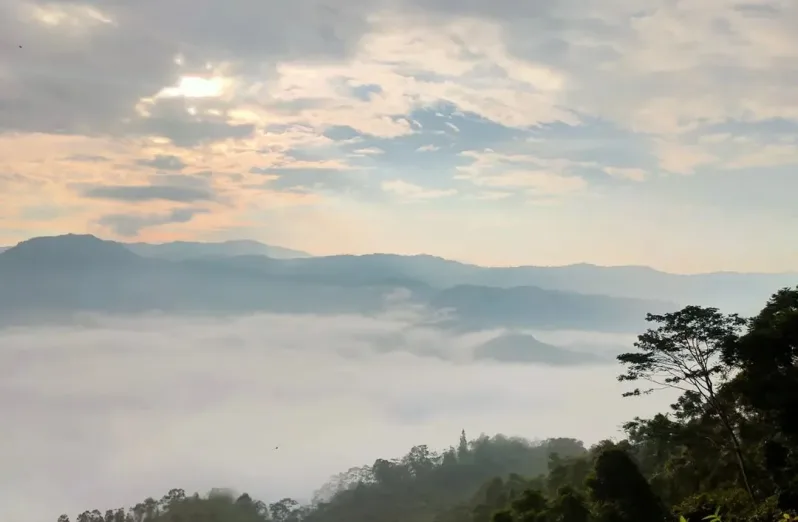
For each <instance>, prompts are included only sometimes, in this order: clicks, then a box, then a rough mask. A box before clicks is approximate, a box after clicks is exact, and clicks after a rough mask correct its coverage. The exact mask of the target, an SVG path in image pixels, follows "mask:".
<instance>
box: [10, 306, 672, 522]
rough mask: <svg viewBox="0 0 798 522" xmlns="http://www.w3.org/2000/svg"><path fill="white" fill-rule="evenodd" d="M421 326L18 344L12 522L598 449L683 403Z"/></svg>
mask: <svg viewBox="0 0 798 522" xmlns="http://www.w3.org/2000/svg"><path fill="white" fill-rule="evenodd" d="M411 315H412V314H411ZM403 316H406V314H400V315H394V316H393V317H386V318H371V319H369V318H365V317H317V318H313V317H294V316H283V315H281V316H269V315H263V316H251V317H240V318H235V319H225V320H222V319H191V318H182V319H178V318H170V317H151V318H113V319H111V318H92V317H87V318H85V319H84V320H83V324H82V325H76V326H69V327H66V326H65V327H59V328H56V327H52V328H37V329H35V330H34V329H30V330H25V329H19V330H5V331H0V346H2V350H0V375H2V392H3V393H2V395H0V403H2V410H3V425H4V429H3V430H0V460H2V462H3V467H2V471H0V483H2V484H3V488H2V489H1V490H0V518H2V519H3V520H23V519H24V520H27V521H30V522H52V520H54V519H55V518H56V517H57V516H58V515H59V514H60V513H61V512H65V511H66V512H69V513H70V514H75V513H77V512H80V511H82V510H83V509H86V508H94V507H97V508H100V509H102V508H106V507H107V508H110V507H116V506H120V505H125V504H129V503H132V502H135V501H139V500H141V499H143V498H144V497H146V496H149V495H155V496H157V495H160V494H162V493H164V492H165V491H166V490H167V489H169V488H172V487H183V488H186V489H187V490H189V491H193V490H199V491H206V490H208V489H210V488H212V487H219V486H221V487H224V486H228V487H233V488H236V489H238V490H246V491H248V492H250V493H251V494H253V495H254V496H257V497H261V498H264V499H265V500H270V499H276V498H278V497H282V496H284V495H292V496H304V497H307V496H308V495H309V494H310V492H311V491H312V490H313V489H314V488H315V487H317V486H319V485H320V484H321V483H322V482H323V481H324V480H325V479H326V478H327V477H328V476H330V475H331V474H333V473H336V472H338V471H342V470H345V469H348V468H349V467H351V466H353V465H360V464H367V463H371V462H373V461H374V459H376V458H377V457H380V456H398V455H401V454H403V453H404V452H405V451H406V450H407V449H409V447H410V446H412V445H414V444H419V443H428V444H430V445H431V446H433V447H438V448H441V447H445V446H447V445H449V444H451V443H453V442H455V441H456V438H457V435H458V434H459V432H460V430H461V429H463V428H464V429H465V430H466V431H467V432H468V433H469V434H470V435H471V436H476V435H478V434H479V433H480V432H488V433H495V432H505V433H510V434H519V435H523V436H527V437H546V436H555V435H563V436H575V437H583V438H585V439H586V440H587V441H589V442H592V441H595V440H596V439H598V438H601V437H605V436H609V435H612V434H613V433H615V432H616V430H617V429H618V426H619V425H620V423H621V422H622V421H624V420H626V419H629V418H631V417H632V416H633V415H636V414H645V413H646V412H647V411H651V408H652V405H653V404H657V405H658V406H663V405H664V404H665V403H666V402H667V401H664V400H663V398H662V397H660V398H658V399H657V402H652V400H653V399H646V400H645V401H643V402H638V401H628V400H624V399H622V398H621V397H620V392H621V389H622V387H621V386H620V384H619V383H617V382H616V381H615V379H614V376H615V374H616V373H617V371H618V370H617V368H615V366H614V365H609V366H607V367H593V368H584V369H552V368H540V367H535V366H512V365H500V364H487V363H478V364H477V363H476V362H473V361H472V360H471V359H470V357H469V355H468V354H469V353H470V350H471V349H472V348H473V346H474V345H475V344H476V343H478V342H480V341H481V340H484V339H485V338H486V335H485V334H476V335H472V336H465V337H457V336H451V335H447V334H445V333H443V332H441V331H438V330H435V329H429V328H426V329H425V328H415V327H412V326H410V324H409V323H407V322H406V319H403ZM552 335H553V334H552ZM560 337H561V338H560V339H559V341H561V342H563V341H565V339H564V338H562V337H563V336H562V335H561V336H560ZM424 354H426V355H424ZM431 354H438V355H437V356H436V355H431ZM275 446H279V447H280V449H279V450H278V451H275V450H273V448H274V447H275ZM300 464H301V465H300Z"/></svg>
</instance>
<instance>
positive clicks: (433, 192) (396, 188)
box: [382, 179, 457, 200]
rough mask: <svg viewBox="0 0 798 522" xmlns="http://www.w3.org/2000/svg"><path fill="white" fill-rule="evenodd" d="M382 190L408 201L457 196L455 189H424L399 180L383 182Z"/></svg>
mask: <svg viewBox="0 0 798 522" xmlns="http://www.w3.org/2000/svg"><path fill="white" fill-rule="evenodd" d="M382 190H384V191H385V192H391V193H393V194H396V195H397V196H399V197H401V198H406V199H409V200H421V199H438V198H443V197H447V196H452V195H454V194H457V191H456V190H455V189H445V190H440V189H426V188H424V187H422V186H420V185H416V184H414V183H409V182H407V181H404V180H401V179H392V180H389V181H383V182H382Z"/></svg>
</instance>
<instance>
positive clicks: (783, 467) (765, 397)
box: [724, 287, 798, 509]
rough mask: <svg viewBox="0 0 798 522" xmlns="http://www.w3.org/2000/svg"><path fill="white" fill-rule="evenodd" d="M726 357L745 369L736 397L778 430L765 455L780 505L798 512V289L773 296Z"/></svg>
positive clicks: (736, 385) (735, 383)
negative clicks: (776, 486) (777, 490)
mask: <svg viewBox="0 0 798 522" xmlns="http://www.w3.org/2000/svg"><path fill="white" fill-rule="evenodd" d="M724 356H725V358H726V361H727V363H728V364H734V365H735V366H736V367H738V368H740V372H739V374H738V375H737V376H736V377H735V379H734V381H733V383H732V387H733V389H734V391H735V393H737V394H738V396H739V397H740V398H741V399H742V400H743V401H744V402H745V404H746V405H747V406H748V407H750V408H751V409H753V410H754V411H755V412H756V414H757V415H758V416H759V417H760V422H761V423H762V424H765V425H768V426H772V428H773V429H772V430H771V432H770V436H769V438H768V440H767V443H766V444H765V445H764V447H763V457H764V465H765V469H766V470H767V471H768V473H769V474H770V476H771V477H772V479H773V481H774V482H775V483H776V484H777V485H778V488H779V490H780V492H779V506H780V507H781V508H783V509H798V287H796V288H794V289H788V288H785V289H782V290H779V291H778V292H776V293H775V294H773V296H772V297H771V298H770V300H769V301H768V302H767V304H766V305H765V307H764V308H763V309H762V311H760V312H759V314H758V315H757V316H755V317H754V318H753V319H752V320H751V321H750V323H749V327H748V330H747V331H746V333H745V334H744V335H742V336H741V337H739V338H737V339H734V340H733V341H732V342H729V343H728V345H727V346H726V350H725V352H724Z"/></svg>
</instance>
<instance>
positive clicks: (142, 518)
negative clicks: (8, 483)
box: [58, 287, 798, 522]
mask: <svg viewBox="0 0 798 522" xmlns="http://www.w3.org/2000/svg"><path fill="white" fill-rule="evenodd" d="M647 320H648V322H649V324H650V328H649V329H648V330H647V331H646V332H644V333H643V334H641V335H640V336H639V337H638V341H637V342H636V343H635V350H634V351H632V352H630V353H626V354H622V355H620V356H619V357H618V361H619V362H620V364H621V365H622V367H623V373H622V374H621V375H620V376H619V380H621V381H627V382H631V383H641V384H645V385H646V387H644V388H630V390H629V392H628V393H627V394H625V395H628V396H632V397H633V396H635V395H640V394H646V393H656V392H657V391H658V390H661V389H664V388H674V389H677V390H678V391H679V392H680V393H681V395H680V397H679V399H678V401H677V402H676V403H675V404H673V405H672V406H671V411H668V412H664V413H658V414H656V415H654V416H653V417H651V418H649V419H641V418H635V419H632V420H630V421H629V422H628V423H626V425H625V426H624V430H625V434H626V436H625V438H624V439H623V440H621V441H620V442H612V441H609V440H605V441H602V442H599V443H598V444H596V445H594V446H593V447H591V448H585V447H584V445H583V444H582V443H581V442H580V441H577V440H574V439H567V438H562V439H549V440H544V441H539V442H534V443H533V442H530V441H527V440H525V439H521V438H511V437H505V436H502V435H498V436H495V437H487V436H481V437H479V438H477V439H475V440H468V439H467V438H466V434H465V433H462V434H461V436H460V440H459V442H458V444H457V445H456V446H452V447H450V448H448V449H447V450H445V451H443V452H441V453H436V452H433V451H431V450H430V449H429V448H428V447H427V446H415V447H413V448H412V449H411V450H410V451H409V452H408V453H407V455H405V456H404V457H402V458H400V459H391V460H386V459H378V460H377V461H376V462H374V464H372V465H371V466H363V467H361V468H353V469H350V470H348V471H346V472H343V473H341V474H339V475H337V476H336V477H333V479H332V480H331V481H330V482H329V483H328V484H326V485H324V486H323V487H322V488H321V489H320V490H319V491H318V492H317V493H316V495H315V497H314V500H313V501H312V502H311V503H310V504H309V505H300V504H299V503H298V502H296V501H294V500H292V499H288V498H286V499H282V500H279V501H276V502H272V503H270V504H267V503H264V502H261V501H258V500H255V499H252V498H250V497H249V495H247V494H241V495H236V494H232V493H230V492H227V491H220V490H215V491H212V492H210V493H209V494H207V495H205V496H200V495H198V494H194V495H187V494H186V493H185V492H184V491H183V490H180V489H173V490H171V491H169V492H168V493H167V494H166V495H164V496H163V498H161V499H160V500H154V499H152V498H150V499H147V500H145V501H143V502H141V503H139V504H138V505H136V506H134V507H132V508H129V509H127V510H124V509H111V510H103V511H101V510H93V511H86V512H84V513H82V514H80V515H78V516H77V518H76V519H75V520H76V522H266V521H273V522H588V521H590V522H658V521H665V520H670V521H675V520H678V519H679V517H684V519H686V520H690V521H698V520H703V519H705V520H715V518H713V517H716V516H717V515H719V516H720V517H721V518H722V520H723V521H724V522H734V521H743V520H745V521H762V522H772V521H775V520H777V519H789V517H790V516H791V514H792V515H794V514H795V513H796V511H798V287H796V288H794V289H783V290H780V291H778V292H777V293H776V294H774V295H773V296H772V297H771V299H770V300H769V301H768V302H767V303H766V304H765V306H764V308H763V309H762V310H761V312H760V313H759V314H758V315H757V316H755V317H753V318H751V319H743V318H740V317H738V316H736V315H726V314H723V313H721V312H720V311H719V310H717V309H714V308H702V307H697V306H688V307H686V308H684V309H682V310H680V311H677V312H673V313H669V314H664V315H651V314H649V315H648V316H647ZM69 520H70V519H69V517H68V516H67V515H62V516H61V517H60V518H59V519H58V521H59V522H68V521H69ZM795 520H798V519H795Z"/></svg>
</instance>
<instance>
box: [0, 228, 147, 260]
mask: <svg viewBox="0 0 798 522" xmlns="http://www.w3.org/2000/svg"><path fill="white" fill-rule="evenodd" d="M136 257H137V256H136V255H135V254H133V253H132V252H130V251H129V250H127V249H126V248H125V247H123V246H122V245H120V244H119V243H116V242H114V241H107V240H104V239H100V238H98V237H96V236H93V235H91V234H64V235H60V236H43V237H35V238H31V239H28V240H25V241H22V242H20V243H18V244H17V245H16V246H14V247H11V248H9V249H8V250H6V251H5V252H3V253H2V259H3V260H6V262H9V261H10V262H14V261H16V262H24V263H33V264H36V265H43V264H44V265H55V266H63V265H65V264H78V263H79V264H86V265H97V264H121V263H126V262H128V261H130V260H132V259H135V258H136Z"/></svg>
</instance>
